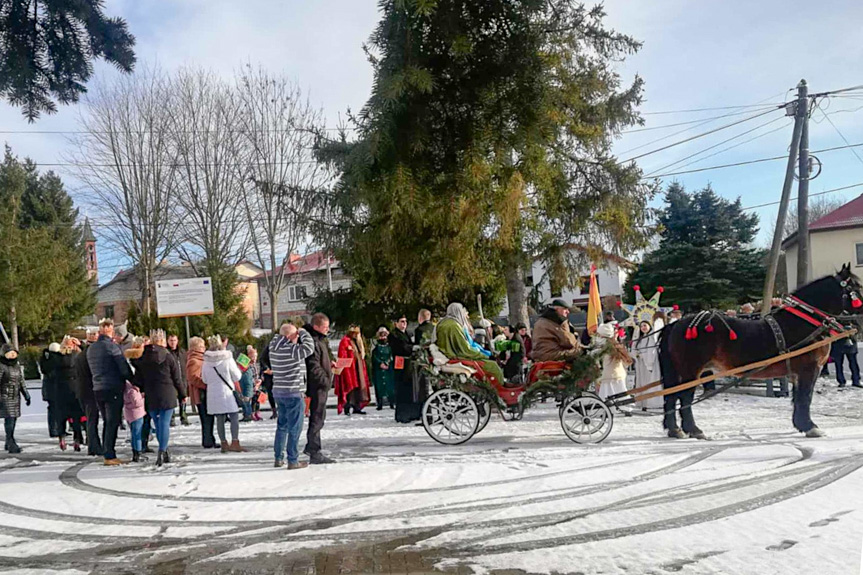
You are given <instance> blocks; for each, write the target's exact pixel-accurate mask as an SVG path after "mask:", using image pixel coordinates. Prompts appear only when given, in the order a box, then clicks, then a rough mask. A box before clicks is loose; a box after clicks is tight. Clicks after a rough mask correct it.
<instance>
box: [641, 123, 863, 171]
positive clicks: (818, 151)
mask: <svg viewBox="0 0 863 575" xmlns="http://www.w3.org/2000/svg"><path fill="white" fill-rule="evenodd" d="M782 127H783V128H784V127H785V126H782ZM768 133H769V132H768ZM860 146H863V143H859V144H850V145H847V146H836V147H833V148H823V149H821V150H812V152H811V153H812V154H823V153H825V152H834V151H836V150H845V149H848V148H859V147H860ZM702 159H703V158H702ZM787 159H788V155H787V154H786V155H784V156H773V157H770V158H759V159H757V160H746V161H743V162H734V163H731V164H720V165H718V166H708V167H706V168H696V169H694V170H682V171H679V172H669V173H667V174H656V175H655V176H650V177H651V178H664V177H667V176H679V175H682V174H694V173H696V172H706V171H708V170H720V169H723V168H734V167H737V166H747V165H749V164H759V163H761V162H772V161H775V160H787ZM645 178H647V176H645Z"/></svg>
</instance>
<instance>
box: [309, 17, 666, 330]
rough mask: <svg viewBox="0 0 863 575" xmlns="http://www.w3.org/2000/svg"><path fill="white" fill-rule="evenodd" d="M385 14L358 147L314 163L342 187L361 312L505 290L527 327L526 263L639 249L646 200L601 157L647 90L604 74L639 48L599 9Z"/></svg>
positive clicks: (632, 180) (344, 252)
mask: <svg viewBox="0 0 863 575" xmlns="http://www.w3.org/2000/svg"><path fill="white" fill-rule="evenodd" d="M381 7H382V14H383V17H382V19H381V22H380V24H379V25H378V27H377V29H376V30H375V32H374V33H373V34H372V36H371V39H370V41H369V45H368V48H367V50H368V53H369V57H370V60H371V61H372V64H373V66H374V72H375V77H374V86H373V90H372V95H371V97H370V98H369V100H368V103H367V104H366V106H365V108H364V109H363V110H362V112H361V113H360V114H359V115H358V116H357V117H356V118H355V120H356V124H357V125H356V127H357V129H358V130H359V138H358V141H356V142H354V143H348V142H346V141H342V142H338V143H330V144H329V145H325V146H323V147H322V151H321V157H323V158H325V159H327V160H330V161H332V162H333V163H334V164H335V165H336V166H337V167H338V168H339V169H340V170H341V173H342V178H341V180H340V182H339V185H338V186H337V189H336V194H335V199H334V201H333V207H334V209H335V214H336V215H335V218H334V219H335V222H333V223H334V226H333V227H331V228H329V229H330V230H333V229H335V230H336V232H337V233H336V234H335V236H336V239H335V240H334V241H335V242H336V246H337V248H338V249H337V251H338V254H339V256H340V258H341V259H342V261H343V262H344V263H345V265H346V266H347V267H348V269H349V270H350V271H351V272H352V273H353V274H354V276H355V277H356V278H357V280H358V285H359V286H361V288H362V290H363V297H365V298H366V299H368V300H370V301H376V302H381V301H384V302H394V303H399V304H418V303H422V304H425V305H430V306H440V305H445V303H446V301H447V300H448V299H450V298H453V297H455V294H464V293H466V292H471V293H473V292H476V291H479V292H483V293H487V294H491V293H494V292H497V293H498V294H501V293H502V291H503V287H504V281H505V286H506V292H507V295H508V296H509V301H510V304H511V305H510V308H511V315H510V319H511V320H513V321H514V320H526V319H527V318H526V313H527V308H526V303H525V300H526V298H525V293H524V292H525V287H524V281H523V273H522V270H523V269H524V267H525V266H526V265H528V264H529V263H530V260H531V259H532V258H534V257H541V258H543V259H545V260H546V261H548V262H553V261H560V259H561V257H562V256H565V257H568V258H572V257H577V256H578V255H580V254H584V253H587V254H590V255H592V256H593V257H594V258H596V259H598V260H600V261H601V255H602V254H603V253H605V252H617V251H623V252H629V251H631V250H633V249H638V248H639V247H641V246H643V245H644V241H645V237H646V235H647V234H646V232H647V231H648V230H647V229H646V227H645V224H646V223H647V216H648V210H647V207H646V203H647V200H648V199H649V196H650V194H651V189H650V187H649V186H646V185H643V184H640V183H639V178H640V172H639V171H638V169H637V168H636V167H635V166H634V165H628V166H622V165H621V164H620V163H618V162H617V161H616V159H615V158H614V157H613V156H612V155H611V153H610V151H609V149H610V146H611V141H612V138H613V137H614V135H615V134H616V133H618V131H619V130H621V129H622V128H624V127H626V126H629V125H632V124H634V123H637V122H638V121H639V118H638V116H637V114H636V111H635V107H636V106H637V104H638V103H639V101H640V93H641V86H642V82H641V80H640V79H638V78H636V79H635V81H634V82H633V83H632V84H631V85H629V86H622V84H621V80H620V78H619V77H618V75H617V74H616V72H615V71H614V68H613V66H614V63H615V62H617V61H619V60H620V59H621V58H622V57H624V56H625V55H627V54H629V53H632V52H634V51H635V50H636V49H637V48H638V46H639V44H638V43H637V42H636V41H635V40H633V39H632V38H630V37H628V36H625V35H623V34H619V33H617V32H614V31H613V30H609V29H608V28H606V27H605V26H604V24H603V17H604V14H603V11H602V8H601V7H595V8H585V7H584V6H583V5H580V4H577V3H575V2H571V1H569V0H521V1H512V0H485V1H483V2H476V1H474V0H425V1H419V0H413V1H404V0H387V1H384V2H381ZM330 240H331V241H333V240H332V238H330ZM571 244H579V246H580V247H582V248H585V249H582V250H579V251H572V250H567V246H569V245H571ZM579 263H580V264H586V263H587V262H586V261H582V262H576V261H573V260H572V259H570V260H569V262H568V264H569V265H567V266H553V269H554V270H556V272H558V273H562V274H563V275H567V276H569V277H563V278H556V280H557V281H563V282H566V283H571V281H573V280H575V279H576V278H577V275H578V273H577V267H578V266H577V264H579ZM550 267H551V266H550ZM463 299H467V300H472V298H463ZM465 303H470V301H465Z"/></svg>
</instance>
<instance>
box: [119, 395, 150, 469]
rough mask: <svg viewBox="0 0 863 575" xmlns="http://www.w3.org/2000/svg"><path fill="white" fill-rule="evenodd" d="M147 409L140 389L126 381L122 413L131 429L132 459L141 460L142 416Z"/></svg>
mask: <svg viewBox="0 0 863 575" xmlns="http://www.w3.org/2000/svg"><path fill="white" fill-rule="evenodd" d="M146 414H147V410H146V409H144V396H143V395H142V394H141V390H140V389H138V388H137V387H135V386H134V385H132V384H131V383H129V382H128V381H127V382H126V388H125V389H124V390H123V415H124V416H125V418H126V421H128V422H129V429H130V430H131V431H132V461H135V462H138V461H141V449H142V439H141V432H142V431H143V429H144V416H145V415H146Z"/></svg>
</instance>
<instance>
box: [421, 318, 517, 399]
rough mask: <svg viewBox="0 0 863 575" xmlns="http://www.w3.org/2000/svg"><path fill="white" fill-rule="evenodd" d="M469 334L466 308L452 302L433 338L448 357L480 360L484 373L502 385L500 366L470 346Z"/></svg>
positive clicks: (469, 327) (502, 378)
mask: <svg viewBox="0 0 863 575" xmlns="http://www.w3.org/2000/svg"><path fill="white" fill-rule="evenodd" d="M470 334H471V326H470V322H469V321H468V315H467V310H466V309H465V307H464V306H463V305H461V304H460V303H457V302H453V303H451V304H449V306H447V308H446V317H444V318H443V319H442V320H441V322H440V323H439V324H437V327H436V328H435V333H434V338H433V339H434V342H435V344H436V345H437V346H438V348H439V349H440V350H441V352H442V353H443V354H444V355H445V356H447V357H448V358H450V359H462V360H465V361H476V362H480V363H482V370H483V371H484V372H485V373H486V375H488V376H491V377H493V378H495V379H496V380H497V382H498V383H500V384H501V385H503V383H504V377H503V371H502V370H501V368H500V366H499V365H498V364H497V363H496V362H494V361H491V360H488V359H487V358H486V356H485V354H483V353H480V352H479V351H478V350H476V349H475V348H474V347H473V346H471V344H470V341H471V337H470Z"/></svg>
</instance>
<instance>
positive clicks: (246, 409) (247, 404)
mask: <svg viewBox="0 0 863 575" xmlns="http://www.w3.org/2000/svg"><path fill="white" fill-rule="evenodd" d="M250 417H252V398H251V397H244V398H243V419H249V418H250Z"/></svg>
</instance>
